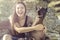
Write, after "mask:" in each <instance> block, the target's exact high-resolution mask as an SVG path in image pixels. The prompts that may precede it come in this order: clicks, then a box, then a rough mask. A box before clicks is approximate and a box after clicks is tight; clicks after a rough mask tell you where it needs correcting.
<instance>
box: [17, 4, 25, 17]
mask: <svg viewBox="0 0 60 40" xmlns="http://www.w3.org/2000/svg"><path fill="white" fill-rule="evenodd" d="M25 11H26V10H25V6H24V5H23V4H17V5H16V14H17V15H18V16H19V17H22V16H24V15H25Z"/></svg>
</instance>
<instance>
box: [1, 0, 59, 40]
mask: <svg viewBox="0 0 60 40" xmlns="http://www.w3.org/2000/svg"><path fill="white" fill-rule="evenodd" d="M19 1H22V2H24V3H25V4H26V7H27V15H28V16H30V17H33V18H35V16H36V15H37V12H36V6H38V7H44V8H47V9H48V10H47V13H46V16H45V18H44V21H43V23H44V25H45V26H46V27H47V32H46V35H48V36H49V37H50V39H51V40H60V0H0V39H1V38H2V37H3V35H4V34H6V33H7V32H8V26H9V23H8V17H9V16H10V15H11V14H13V9H14V6H15V4H16V2H19Z"/></svg>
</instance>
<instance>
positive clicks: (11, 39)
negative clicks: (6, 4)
mask: <svg viewBox="0 0 60 40" xmlns="http://www.w3.org/2000/svg"><path fill="white" fill-rule="evenodd" d="M9 20H10V24H11V30H10V34H5V35H4V36H3V40H18V39H21V40H29V39H27V38H29V36H30V35H29V32H31V31H34V30H43V29H44V26H43V25H42V24H38V25H35V26H33V27H32V26H31V25H32V23H33V21H32V18H30V17H29V16H27V15H26V6H25V4H24V3H22V2H18V3H17V4H16V6H15V12H14V14H13V15H11V17H10V19H9ZM7 38H8V39H7Z"/></svg>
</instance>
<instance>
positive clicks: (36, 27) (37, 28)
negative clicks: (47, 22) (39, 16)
mask: <svg viewBox="0 0 60 40" xmlns="http://www.w3.org/2000/svg"><path fill="white" fill-rule="evenodd" d="M44 29H45V27H44V26H43V24H38V25H36V26H35V30H44Z"/></svg>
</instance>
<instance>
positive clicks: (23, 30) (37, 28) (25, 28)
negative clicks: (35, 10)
mask: <svg viewBox="0 0 60 40" xmlns="http://www.w3.org/2000/svg"><path fill="white" fill-rule="evenodd" d="M17 26H18V25H17V24H15V25H14V29H15V30H16V31H17V32H18V33H25V32H30V31H34V30H41V29H43V25H42V24H38V25H36V26H34V27H17Z"/></svg>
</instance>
